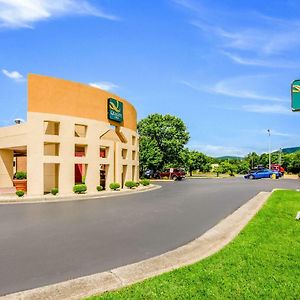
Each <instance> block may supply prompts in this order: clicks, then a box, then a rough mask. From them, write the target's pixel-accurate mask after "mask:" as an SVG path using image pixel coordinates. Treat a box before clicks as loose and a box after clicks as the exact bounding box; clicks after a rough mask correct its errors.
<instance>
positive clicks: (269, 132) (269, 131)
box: [267, 129, 271, 170]
mask: <svg viewBox="0 0 300 300" xmlns="http://www.w3.org/2000/svg"><path fill="white" fill-rule="evenodd" d="M267 131H268V134H269V170H271V130H270V129H268V130H267Z"/></svg>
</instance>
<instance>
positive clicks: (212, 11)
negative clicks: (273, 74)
mask: <svg viewBox="0 0 300 300" xmlns="http://www.w3.org/2000/svg"><path fill="white" fill-rule="evenodd" d="M173 2H174V3H176V4H177V5H179V6H181V7H182V8H184V9H185V10H188V11H189V12H190V13H191V15H192V16H193V19H192V21H189V23H190V24H191V25H193V26H194V27H196V28H197V29H199V30H200V31H201V32H202V33H203V34H204V35H205V36H206V37H207V39H208V40H210V41H211V43H212V45H213V47H215V49H218V50H220V49H222V50H224V51H226V52H228V51H232V50H234V52H236V53H235V54H234V55H233V54H231V55H228V56H229V57H230V58H231V60H232V61H234V62H235V63H238V64H242V65H255V66H262V67H272V68H274V67H280V68H297V67H298V66H299V63H297V59H293V60H292V59H291V55H288V54H290V53H291V51H296V50H297V49H298V48H299V46H300V38H299V35H300V22H299V20H298V19H288V18H277V17H273V16H269V15H264V14H262V13H260V12H257V11H249V10H244V11H243V10H241V9H240V8H239V7H238V6H236V8H232V7H231V8H230V10H229V9H228V6H226V5H223V3H222V1H219V2H218V3H215V2H212V3H210V2H209V5H206V6H204V2H203V1H201V3H199V2H200V1H191V0H173ZM237 53H238V54H239V55H237ZM283 55H284V58H285V59H284V60H282V57H283ZM281 56H282V57H281ZM247 57H248V58H247ZM249 57H251V58H249ZM288 59H289V62H288V61H287V60H288ZM295 61H296V62H295ZM298 61H299V60H298ZM295 65H296V66H295ZM297 65H298V66H297Z"/></svg>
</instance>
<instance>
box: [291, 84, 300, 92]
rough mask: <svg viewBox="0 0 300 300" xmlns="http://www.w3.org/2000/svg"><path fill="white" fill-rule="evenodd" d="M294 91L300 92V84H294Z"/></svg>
mask: <svg viewBox="0 0 300 300" xmlns="http://www.w3.org/2000/svg"><path fill="white" fill-rule="evenodd" d="M293 93H300V85H293Z"/></svg>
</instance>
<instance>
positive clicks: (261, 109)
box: [241, 105, 293, 115]
mask: <svg viewBox="0 0 300 300" xmlns="http://www.w3.org/2000/svg"><path fill="white" fill-rule="evenodd" d="M241 110H243V111H247V112H253V113H259V114H280V115H292V114H293V112H292V111H291V110H290V109H289V108H288V107H286V106H283V105H243V106H242V108H241Z"/></svg>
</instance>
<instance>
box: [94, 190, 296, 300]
mask: <svg viewBox="0 0 300 300" xmlns="http://www.w3.org/2000/svg"><path fill="white" fill-rule="evenodd" d="M297 211H300V193H299V192H295V191H276V192H275V193H273V195H272V196H271V198H270V199H269V200H268V202H267V203H266V205H265V206H264V207H263V208H262V209H261V210H260V212H259V213H258V214H257V215H256V216H255V217H254V219H253V220H252V221H251V222H250V223H249V224H248V225H247V226H246V228H245V229H244V230H243V231H242V232H241V233H240V235H239V236H238V237H237V238H236V239H235V240H234V241H233V242H231V243H230V244H229V245H227V246H226V247H225V248H223V249H222V250H221V251H219V252H218V253H216V254H215V255H213V256H211V257H209V258H207V259H205V260H203V261H201V262H199V263H196V264H194V265H191V266H188V267H184V268H181V269H178V270H175V271H172V272H169V273H166V274H163V275H161V276H157V277H154V278H152V279H148V280H146V281H144V282H141V283H138V284H135V285H133V286H130V287H128V288H124V289H121V290H119V291H116V292H110V293H105V294H103V295H101V296H95V297H92V298H89V299H90V300H91V299H93V300H95V299H114V300H115V299H159V300H161V299H178V300H179V299H180V300H181V299H183V300H184V299H300V221H295V216H296V212H297Z"/></svg>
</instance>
